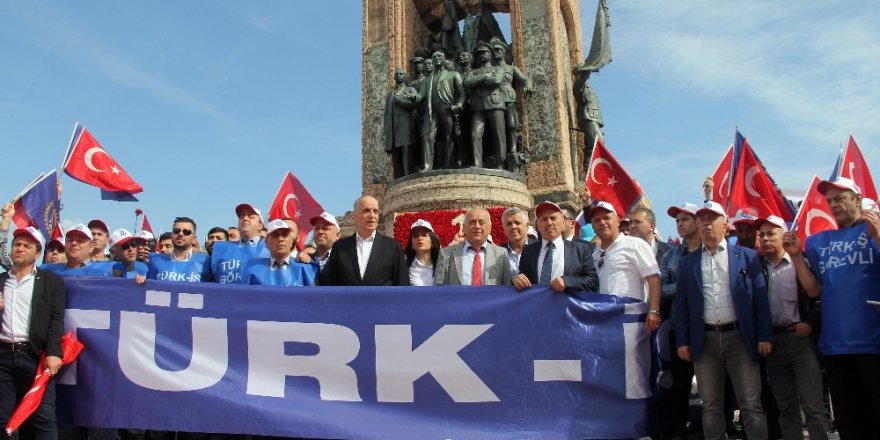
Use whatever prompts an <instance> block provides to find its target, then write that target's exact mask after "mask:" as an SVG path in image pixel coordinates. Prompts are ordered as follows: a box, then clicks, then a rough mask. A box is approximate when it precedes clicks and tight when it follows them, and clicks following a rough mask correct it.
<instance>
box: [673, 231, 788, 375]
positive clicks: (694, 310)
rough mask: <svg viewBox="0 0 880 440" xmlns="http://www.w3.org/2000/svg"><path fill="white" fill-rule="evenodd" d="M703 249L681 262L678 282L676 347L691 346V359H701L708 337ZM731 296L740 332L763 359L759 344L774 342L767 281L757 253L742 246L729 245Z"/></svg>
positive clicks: (750, 348)
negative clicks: (706, 335) (704, 300)
mask: <svg viewBox="0 0 880 440" xmlns="http://www.w3.org/2000/svg"><path fill="white" fill-rule="evenodd" d="M702 256H703V250H702V249H700V250H698V251H696V252H690V253H688V254H687V255H684V256H682V257H681V259H680V260H679V263H678V274H677V275H678V281H677V289H676V295H675V300H674V302H675V306H674V309H673V315H674V318H675V338H676V346H677V347H682V346H690V347H691V358H692V359H694V360H696V359H697V358H699V357H700V353H701V352H702V349H703V336H704V334H705V331H706V329H705V323H706V322H705V317H704V316H703V305H704V302H703V269H702V265H701V262H702ZM727 259H728V269H729V272H730V293H731V295H732V296H733V306H734V310H735V312H736V320H737V322H738V323H739V329H738V331H739V333H740V335H741V336H742V338H743V342H745V344H746V348H748V350H749V353H751V354H752V357H753V358H754V359H755V360H759V359H760V357H759V356H758V342H772V341H773V323H772V320H771V318H770V303H769V301H768V300H767V278H766V277H765V276H764V271H763V270H762V268H761V262H760V260H759V259H758V257H757V254H755V251H753V250H751V249H748V248H744V247H741V246H728V248H727Z"/></svg>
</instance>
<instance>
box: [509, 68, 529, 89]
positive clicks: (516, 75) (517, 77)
mask: <svg viewBox="0 0 880 440" xmlns="http://www.w3.org/2000/svg"><path fill="white" fill-rule="evenodd" d="M513 81H514V82H515V83H519V84H522V88H523V92H525V94H527V95H528V94H531V93H532V90H533V86H532V80H531V79H529V77H528V76H526V75H525V74H524V73H522V71H521V70H519V68H517V67H516V66H513Z"/></svg>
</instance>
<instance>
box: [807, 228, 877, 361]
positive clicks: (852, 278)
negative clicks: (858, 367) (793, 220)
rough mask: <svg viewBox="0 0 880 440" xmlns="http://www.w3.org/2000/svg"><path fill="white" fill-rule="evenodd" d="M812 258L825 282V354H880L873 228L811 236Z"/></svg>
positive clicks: (822, 341)
mask: <svg viewBox="0 0 880 440" xmlns="http://www.w3.org/2000/svg"><path fill="white" fill-rule="evenodd" d="M805 254H806V257H807V260H808V261H809V262H810V266H811V267H812V270H813V273H814V274H815V275H816V277H817V278H818V279H819V282H820V283H822V332H821V334H820V336H819V351H821V352H822V354H823V355H825V356H828V355H840V354H880V313H878V312H877V310H875V309H874V308H873V307H872V306H870V305H868V304H867V303H866V301H867V300H872V301H880V246H878V245H877V242H876V241H874V239H873V238H871V236H870V235H869V234H868V227H867V224H866V223H864V222H861V223H859V224H856V225H855V226H852V227H849V228H844V229H838V230H834V231H823V232H820V233H818V234H816V235H813V236H811V237H808V238H807V243H806V251H805Z"/></svg>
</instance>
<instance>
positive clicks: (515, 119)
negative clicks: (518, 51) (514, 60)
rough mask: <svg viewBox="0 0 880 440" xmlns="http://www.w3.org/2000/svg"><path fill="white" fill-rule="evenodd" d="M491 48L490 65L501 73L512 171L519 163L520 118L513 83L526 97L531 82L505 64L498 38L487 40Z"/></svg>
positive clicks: (504, 56) (504, 54)
mask: <svg viewBox="0 0 880 440" xmlns="http://www.w3.org/2000/svg"><path fill="white" fill-rule="evenodd" d="M489 45H490V46H492V63H493V64H494V65H495V66H497V68H498V70H499V71H500V72H501V93H502V94H503V95H504V108H505V110H504V113H505V123H506V124H507V145H508V156H507V160H508V162H509V163H508V164H507V169H508V170H511V171H514V170H516V169H517V168H519V162H520V159H521V158H520V156H521V155H520V148H519V147H520V125H519V124H520V118H519V111H518V109H517V105H516V89H514V88H513V86H514V83H515V84H519V85H521V86H522V88H523V93H525V95H526V97H528V96H529V95H531V94H532V80H530V79H529V77H527V76H526V75H525V74H523V73H522V72H521V71H520V70H519V69H518V68H517V67H516V66H513V65H510V64H507V44H505V43H504V42H503V41H501V39H499V38H492V39H491V40H489Z"/></svg>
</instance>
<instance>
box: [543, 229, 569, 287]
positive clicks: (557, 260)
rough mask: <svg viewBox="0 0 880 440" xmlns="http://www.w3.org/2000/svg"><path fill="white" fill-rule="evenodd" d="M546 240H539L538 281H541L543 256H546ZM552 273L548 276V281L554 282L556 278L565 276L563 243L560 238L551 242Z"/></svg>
mask: <svg viewBox="0 0 880 440" xmlns="http://www.w3.org/2000/svg"><path fill="white" fill-rule="evenodd" d="M547 243H549V242H548V241H547V240H544V239H543V238H542V239H541V252H540V253H538V279H539V280H540V279H541V269H543V265H544V256H545V255H547ZM553 246H554V248H553V271H552V272H551V275H550V280H551V281H552V280H555V279H556V278H559V277H561V276H562V275H565V241H564V240H563V238H562V236H561V235H560V236H559V237H556V240H553Z"/></svg>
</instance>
